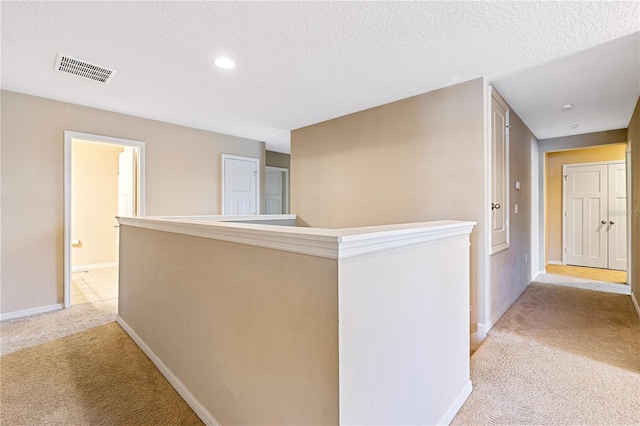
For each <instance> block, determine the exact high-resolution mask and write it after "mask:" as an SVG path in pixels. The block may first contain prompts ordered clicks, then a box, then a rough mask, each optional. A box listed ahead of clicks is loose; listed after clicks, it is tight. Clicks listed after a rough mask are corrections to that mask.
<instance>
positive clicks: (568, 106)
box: [562, 104, 573, 111]
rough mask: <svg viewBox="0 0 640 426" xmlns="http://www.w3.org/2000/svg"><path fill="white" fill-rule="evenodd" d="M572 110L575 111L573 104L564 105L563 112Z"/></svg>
mask: <svg viewBox="0 0 640 426" xmlns="http://www.w3.org/2000/svg"><path fill="white" fill-rule="evenodd" d="M571 109H573V104H564V105H562V110H563V111H569V110H571Z"/></svg>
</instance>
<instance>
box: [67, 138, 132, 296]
mask: <svg viewBox="0 0 640 426" xmlns="http://www.w3.org/2000/svg"><path fill="white" fill-rule="evenodd" d="M64 156H65V157H64V159H65V161H64V182H65V199H64V307H65V308H69V307H71V306H72V305H73V304H79V303H86V302H98V301H101V300H117V297H118V256H119V246H118V244H119V232H118V222H117V219H116V217H118V216H141V215H144V143H143V142H139V141H133V140H128V139H119V138H111V137H107V136H99V135H91V134H86V133H79V132H70V131H65V135H64Z"/></svg>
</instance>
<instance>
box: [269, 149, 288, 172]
mask: <svg viewBox="0 0 640 426" xmlns="http://www.w3.org/2000/svg"><path fill="white" fill-rule="evenodd" d="M265 164H266V165H267V166H273V167H282V168H283V169H288V168H289V167H290V166H291V155H289V154H283V153H282V152H275V151H267V162H266V163H265Z"/></svg>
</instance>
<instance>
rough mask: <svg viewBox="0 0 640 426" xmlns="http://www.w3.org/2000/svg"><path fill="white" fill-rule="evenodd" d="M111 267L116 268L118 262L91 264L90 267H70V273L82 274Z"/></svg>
mask: <svg viewBox="0 0 640 426" xmlns="http://www.w3.org/2000/svg"><path fill="white" fill-rule="evenodd" d="M112 266H118V262H107V263H92V264H90V265H78V266H73V267H71V272H84V271H90V270H92V269H102V268H111V267H112Z"/></svg>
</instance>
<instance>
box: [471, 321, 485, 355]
mask: <svg viewBox="0 0 640 426" xmlns="http://www.w3.org/2000/svg"><path fill="white" fill-rule="evenodd" d="M476 327H477V329H478V331H476V332H475V333H471V342H470V347H471V350H472V351H477V350H478V348H479V347H480V346H481V345H482V344H483V343H484V341H485V340H487V332H486V330H485V329H484V325H483V324H476Z"/></svg>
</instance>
